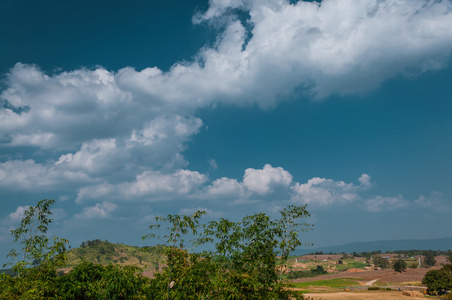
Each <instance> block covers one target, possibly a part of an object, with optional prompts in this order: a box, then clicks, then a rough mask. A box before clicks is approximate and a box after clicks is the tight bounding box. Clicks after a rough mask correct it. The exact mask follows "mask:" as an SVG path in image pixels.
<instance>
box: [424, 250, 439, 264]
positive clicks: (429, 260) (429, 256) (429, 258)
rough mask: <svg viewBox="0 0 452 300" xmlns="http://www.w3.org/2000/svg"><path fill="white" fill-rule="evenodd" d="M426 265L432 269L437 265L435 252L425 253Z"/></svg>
mask: <svg viewBox="0 0 452 300" xmlns="http://www.w3.org/2000/svg"><path fill="white" fill-rule="evenodd" d="M424 263H425V264H426V265H427V266H430V267H433V266H434V265H435V264H436V260H435V255H434V253H433V251H427V252H426V253H425V258H424Z"/></svg>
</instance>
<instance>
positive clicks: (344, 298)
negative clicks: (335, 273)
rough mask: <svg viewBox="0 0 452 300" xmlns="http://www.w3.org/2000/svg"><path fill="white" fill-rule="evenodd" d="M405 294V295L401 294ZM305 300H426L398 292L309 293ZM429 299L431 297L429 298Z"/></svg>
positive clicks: (417, 293)
mask: <svg viewBox="0 0 452 300" xmlns="http://www.w3.org/2000/svg"><path fill="white" fill-rule="evenodd" d="M403 293H405V294H403ZM304 295H305V299H306V300H333V299H334V300H348V299H350V300H358V299H359V300H364V299H369V300H395V299H406V300H415V299H424V300H425V299H426V297H425V296H424V295H423V294H422V293H419V292H399V291H353V292H338V293H311V294H304ZM429 298H430V299H431V297H429Z"/></svg>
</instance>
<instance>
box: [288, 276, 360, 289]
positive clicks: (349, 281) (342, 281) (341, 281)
mask: <svg viewBox="0 0 452 300" xmlns="http://www.w3.org/2000/svg"><path fill="white" fill-rule="evenodd" d="M294 285H295V287H296V288H302V289H307V288H309V287H314V286H317V287H320V286H321V287H330V288H341V289H342V288H346V287H350V286H359V283H358V282H357V281H356V279H355V278H337V279H329V280H315V281H308V282H297V283H294Z"/></svg>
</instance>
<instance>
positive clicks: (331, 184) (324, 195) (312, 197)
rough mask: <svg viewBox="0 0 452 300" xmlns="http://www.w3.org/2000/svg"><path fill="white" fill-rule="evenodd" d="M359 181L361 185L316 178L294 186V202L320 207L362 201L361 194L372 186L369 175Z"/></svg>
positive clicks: (364, 175) (361, 177)
mask: <svg viewBox="0 0 452 300" xmlns="http://www.w3.org/2000/svg"><path fill="white" fill-rule="evenodd" d="M358 180H359V182H360V185H354V184H353V183H345V182H344V181H334V180H332V179H325V178H319V177H314V178H312V179H309V180H308V182H307V183H303V184H300V183H296V184H295V185H293V186H292V190H293V196H292V200H293V201H296V202H302V203H306V204H312V205H318V206H326V205H332V204H346V203H351V202H354V201H357V200H360V199H361V196H360V195H359V192H361V191H363V190H365V189H367V188H369V187H370V185H371V183H370V176H369V175H367V174H362V175H361V176H360V177H359V179H358Z"/></svg>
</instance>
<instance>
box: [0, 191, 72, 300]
mask: <svg viewBox="0 0 452 300" xmlns="http://www.w3.org/2000/svg"><path fill="white" fill-rule="evenodd" d="M54 203H55V201H54V200H52V199H44V200H41V201H39V202H38V203H37V204H36V206H31V207H29V208H28V209H27V210H26V211H25V212H24V217H23V218H22V221H21V223H20V226H19V227H18V228H16V229H13V230H11V235H12V236H13V237H14V242H19V243H20V245H21V246H22V249H21V250H19V251H18V250H15V249H12V250H11V251H10V252H9V254H8V255H7V256H8V257H10V258H12V259H13V262H12V263H10V264H9V265H13V270H14V271H15V272H16V273H18V274H19V276H17V277H15V278H13V277H11V276H9V275H2V276H1V279H0V299H49V298H52V297H54V296H55V293H56V291H57V289H56V288H55V285H56V281H57V274H56V271H55V269H56V268H57V267H61V266H63V265H64V263H65V260H66V254H65V251H66V244H67V243H68V241H67V240H65V239H60V238H58V237H55V238H54V239H53V243H50V242H49V239H48V238H47V236H46V233H47V227H48V225H49V224H50V223H52V219H50V216H51V215H52V212H51V210H50V206H51V205H53V204H54ZM14 262H15V263H14Z"/></svg>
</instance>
